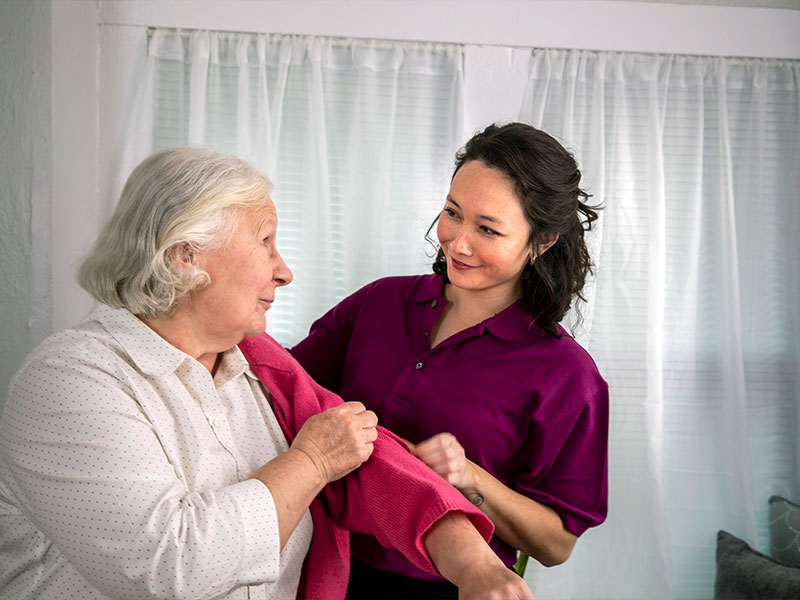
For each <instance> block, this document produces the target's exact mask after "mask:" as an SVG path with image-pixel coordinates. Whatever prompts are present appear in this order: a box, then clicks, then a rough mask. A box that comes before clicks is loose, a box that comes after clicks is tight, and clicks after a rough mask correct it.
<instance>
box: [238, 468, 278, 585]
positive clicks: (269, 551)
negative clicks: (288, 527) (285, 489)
mask: <svg viewBox="0 0 800 600" xmlns="http://www.w3.org/2000/svg"><path fill="white" fill-rule="evenodd" d="M227 491H228V492H230V493H231V495H232V496H233V499H234V501H235V502H236V504H237V506H238V507H239V513H240V514H241V517H242V527H243V529H244V548H243V554H242V568H241V572H240V574H239V577H240V581H241V583H242V584H245V585H249V584H258V583H266V582H273V581H277V580H278V576H279V574H280V566H281V541H280V532H279V530H278V512H277V510H276V509H275V501H274V500H273V498H272V493H271V492H270V491H269V488H268V487H267V486H266V485H264V484H263V483H262V482H260V481H258V480H256V479H247V480H245V481H242V482H240V483H236V484H234V485H232V486H230V487H229V488H228V489H227Z"/></svg>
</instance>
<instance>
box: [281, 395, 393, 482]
mask: <svg viewBox="0 0 800 600" xmlns="http://www.w3.org/2000/svg"><path fill="white" fill-rule="evenodd" d="M377 424H378V417H377V416H375V413H374V412H372V411H371V410H367V409H366V408H365V407H364V405H363V404H361V403H360V402H345V403H343V404H340V405H339V406H336V407H334V408H329V409H328V410H326V411H323V412H321V413H319V414H316V415H314V416H313V417H311V418H309V419H308V420H307V421H306V422H305V423H304V424H303V427H301V428H300V431H299V432H298V433H297V437H296V438H295V439H294V442H292V449H294V450H299V451H300V452H302V453H303V454H305V455H306V456H308V457H309V458H310V459H311V462H312V463H314V466H315V467H316V468H317V471H319V474H320V476H321V477H322V479H323V480H324V481H325V483H330V482H331V481H336V480H337V479H339V478H341V477H344V476H345V475H347V474H348V473H350V472H351V471H354V470H355V469H357V468H358V467H359V466H360V465H361V463H363V462H364V461H365V460H367V459H368V458H369V457H370V455H371V454H372V449H373V446H372V442H374V441H375V439H376V438H377V437H378V430H377V429H376V426H377Z"/></svg>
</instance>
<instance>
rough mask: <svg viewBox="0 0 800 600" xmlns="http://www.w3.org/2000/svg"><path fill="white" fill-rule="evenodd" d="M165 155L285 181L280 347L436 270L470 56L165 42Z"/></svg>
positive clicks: (158, 44)
mask: <svg viewBox="0 0 800 600" xmlns="http://www.w3.org/2000/svg"><path fill="white" fill-rule="evenodd" d="M150 54H151V56H152V55H154V54H155V59H154V60H153V61H152V65H153V67H152V73H151V76H152V77H153V81H154V86H153V87H154V91H153V95H154V110H153V115H154V126H153V147H152V150H153V151H157V150H160V149H164V148H170V147H175V146H181V145H185V144H187V143H188V144H202V145H206V146H210V147H212V148H216V149H218V150H222V151H225V152H231V153H234V154H237V155H239V156H242V157H244V158H247V159H249V160H251V161H252V162H254V163H255V164H256V165H257V166H259V167H260V168H262V169H264V170H266V171H267V172H268V174H269V175H270V177H271V178H272V179H273V181H274V182H275V185H276V188H275V191H274V194H273V198H274V200H275V204H276V207H277V210H278V219H279V226H278V247H279V250H280V251H281V253H282V254H283V256H284V259H285V260H286V262H287V264H288V265H289V267H290V268H291V269H292V270H293V272H294V274H295V281H294V282H293V283H292V284H291V285H290V286H288V287H287V288H283V289H281V290H279V291H278V296H277V301H276V303H275V305H274V306H273V308H272V309H271V310H270V312H269V317H270V330H271V333H272V334H273V335H274V336H275V337H276V338H277V339H278V340H279V341H281V342H282V343H284V344H292V343H294V342H296V341H298V340H299V339H301V338H302V337H303V336H304V334H305V333H306V332H307V330H308V326H309V324H310V323H311V321H312V320H313V319H314V318H316V317H318V316H320V315H321V314H323V312H324V311H326V310H327V309H328V308H330V307H331V306H333V305H334V304H335V302H337V301H338V300H340V299H341V298H342V297H343V296H345V295H346V294H348V293H351V292H353V291H355V290H356V289H357V288H358V287H360V286H361V285H363V284H365V283H367V282H368V281H371V280H373V279H376V278H378V277H382V276H386V275H392V274H414V273H421V272H426V271H428V270H429V265H430V262H431V258H430V256H431V255H432V249H431V247H430V246H429V245H428V244H427V243H426V242H425V241H424V235H425V232H426V231H427V228H428V227H429V225H430V224H431V222H432V220H433V218H434V217H435V216H436V214H437V213H438V211H439V209H440V206H441V204H442V202H443V201H444V197H445V195H446V192H447V187H448V185H449V177H450V172H451V169H452V163H453V155H454V153H455V150H456V149H457V148H458V147H459V145H460V144H461V143H462V140H461V139H460V137H461V118H462V110H461V106H462V102H463V101H462V97H461V95H462V80H463V77H462V75H461V72H462V49H461V47H460V46H454V45H443V44H412V43H399V42H398V43H394V42H374V41H360V40H344V39H330V38H309V37H300V36H272V35H251V34H238V33H237V34H233V33H231V34H228V33H209V32H192V33H182V32H177V31H164V30H157V31H155V32H154V33H153V35H152V38H151V50H150Z"/></svg>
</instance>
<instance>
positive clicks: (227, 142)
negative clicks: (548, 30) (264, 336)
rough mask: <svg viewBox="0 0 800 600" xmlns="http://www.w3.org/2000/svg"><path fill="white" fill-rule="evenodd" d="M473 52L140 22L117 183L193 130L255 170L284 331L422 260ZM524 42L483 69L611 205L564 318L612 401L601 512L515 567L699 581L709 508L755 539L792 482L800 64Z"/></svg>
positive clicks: (706, 558)
mask: <svg viewBox="0 0 800 600" xmlns="http://www.w3.org/2000/svg"><path fill="white" fill-rule="evenodd" d="M469 50H470V52H466V54H465V49H464V48H463V47H461V46H453V45H441V44H416V43H395V42H383V41H365V40H341V39H326V38H314V37H300V36H274V35H251V34H236V33H214V32H199V31H193V32H181V31H173V30H154V31H152V32H151V38H150V43H149V50H148V57H147V67H146V69H145V76H144V78H143V81H142V85H141V92H140V94H139V97H138V98H137V99H136V101H135V103H134V104H135V106H136V109H135V111H134V112H133V114H132V120H131V128H130V131H129V133H128V135H127V137H126V139H125V140H124V143H123V146H124V149H125V152H124V158H123V159H122V160H121V164H120V169H119V174H120V178H119V183H120V187H121V181H122V175H127V173H128V172H130V170H131V168H132V167H133V166H134V165H135V164H136V162H138V161H139V160H141V158H143V157H144V156H146V155H147V154H148V153H149V152H151V151H153V150H157V149H161V148H166V147H171V146H177V145H184V144H187V143H190V144H203V145H208V146H211V147H215V148H218V149H221V150H225V151H229V152H234V153H236V154H238V155H240V156H243V157H245V158H249V159H250V160H252V161H253V162H255V163H256V164H257V165H258V166H260V167H262V168H264V169H266V170H267V172H268V173H269V174H270V175H271V176H272V177H273V179H274V180H275V183H276V189H275V193H274V199H275V203H276V206H277V209H278V215H279V221H280V225H279V239H278V244H279V248H280V249H281V251H282V253H283V255H284V257H285V259H286V261H287V263H288V264H289V265H290V266H291V268H292V269H293V271H294V273H295V281H294V282H293V283H292V285H291V286H289V287H287V288H283V289H282V290H280V291H279V293H278V299H277V302H276V304H275V306H274V308H273V309H272V310H270V313H269V317H270V323H269V327H270V331H271V333H272V334H273V335H274V336H275V337H276V338H277V339H278V340H279V341H280V342H282V343H284V344H291V343H293V342H294V341H296V340H297V339H299V338H300V337H302V336H303V335H304V333H305V332H306V331H307V328H308V326H309V324H310V322H311V321H312V320H313V319H314V318H316V317H317V316H319V315H320V314H322V313H323V312H324V311H325V310H326V309H328V308H329V307H330V306H332V305H333V304H334V303H335V302H336V301H337V300H339V299H340V298H341V297H342V296H343V295H345V294H346V293H349V292H350V291H353V290H354V289H356V288H357V287H358V286H360V285H361V284H363V283H365V282H367V281H369V280H371V279H374V278H376V277H379V276H383V275H388V274H393V273H402V274H409V273H421V272H427V271H428V269H429V267H428V265H429V262H430V261H429V258H428V256H426V251H427V250H428V247H427V245H426V244H425V242H424V241H423V235H424V232H425V231H426V230H427V227H428V225H429V224H430V222H431V220H432V219H433V217H434V216H435V215H436V213H437V212H438V210H439V208H440V206H441V202H442V199H443V197H444V195H445V193H446V190H447V186H448V182H449V177H450V171H451V166H452V158H453V153H454V151H455V150H456V149H457V148H458V147H459V146H460V145H461V144H462V143H463V142H464V141H465V135H464V131H463V130H464V128H465V124H464V121H465V119H464V115H465V113H466V112H469V111H465V104H466V103H469V102H470V97H469V96H466V97H465V95H464V90H463V86H464V75H465V72H469V71H470V69H471V68H472V70H473V71H474V72H478V70H479V69H482V70H483V71H484V72H489V73H490V72H491V71H492V68H491V65H490V64H484V63H485V62H486V61H491V60H498V59H502V57H503V54H504V53H503V52H501V51H498V49H497V48H491V49H482V48H479V47H476V48H474V47H470V48H469ZM509 52H512V53H513V55H514V57H516V58H515V60H514V65H517V66H518V64H521V61H522V58H521V57H522V54H524V52H523V51H522V50H520V49H513V51H512V50H511V49H509ZM517 59H519V60H517ZM476 61H478V62H480V61H483V62H482V63H481V64H480V65H479V66H478V65H477V62H476ZM529 62H530V69H529V70H528V69H518V68H517V66H515V67H514V68H513V69H510V68H509V67H508V65H507V64H498V66H497V73H500V72H501V71H503V72H508V73H511V74H512V75H511V76H512V77H521V78H522V79H520V80H518V81H514V82H512V83H513V85H508V86H500V84H499V83H498V82H494V84H495V86H496V87H503V89H504V90H505V91H506V93H509V94H510V93H514V90H520V93H522V92H521V91H522V90H525V91H524V97H523V96H518V97H517V99H516V102H518V103H519V105H520V106H521V110H520V113H519V118H520V119H522V120H526V121H529V122H531V123H532V124H534V125H536V126H538V127H541V128H543V129H545V130H546V131H548V132H550V133H551V134H553V135H555V136H556V137H558V138H560V139H561V140H562V141H563V143H564V144H565V145H567V146H568V147H570V148H571V149H572V150H573V151H574V152H575V154H576V156H577V158H578V160H579V162H580V164H581V169H582V171H583V172H584V182H585V187H586V188H587V189H588V190H589V191H590V192H591V193H592V194H593V196H594V198H593V199H594V201H596V202H598V203H601V204H603V205H604V206H605V209H604V210H603V211H602V214H601V220H600V221H599V225H598V226H597V227H596V229H595V230H594V231H593V232H592V233H591V235H590V245H591V247H592V249H593V254H594V256H595V258H596V262H597V276H596V278H595V279H594V280H593V281H592V282H591V283H590V285H589V288H588V291H589V293H588V303H587V304H586V305H585V306H583V307H582V309H583V314H584V321H583V324H582V326H581V327H580V328H579V329H578V330H576V333H577V336H578V338H579V340H580V341H581V342H582V343H584V344H585V345H586V346H587V347H588V349H589V351H590V352H591V354H592V355H593V356H594V357H595V359H596V361H597V363H598V365H599V367H600V370H601V372H602V373H603V374H604V375H605V377H606V378H607V379H608V381H609V383H610V384H611V407H612V413H611V431H610V457H609V459H610V463H609V467H610V468H609V477H610V498H609V507H610V512H609V517H608V520H607V522H606V523H605V524H604V525H602V526H601V527H599V528H596V529H592V530H589V531H588V532H587V533H586V534H585V535H584V536H583V537H582V538H581V540H580V542H579V543H578V545H577V547H576V550H575V552H574V553H573V556H572V558H570V560H569V561H568V562H567V563H565V564H564V565H562V566H560V567H555V568H551V569H544V568H541V567H538V566H537V565H535V564H533V561H532V562H531V563H529V567H528V573H527V574H526V579H527V580H528V581H529V583H530V584H531V586H532V588H533V590H534V593H535V595H536V597H537V599H538V600H547V599H559V600H561V599H567V598H615V599H623V598H631V599H634V598H635V599H640V598H711V597H712V595H713V580H714V574H715V568H714V549H715V536H716V532H717V530H718V529H726V530H727V531H729V532H731V533H733V534H735V535H738V536H739V537H742V538H743V539H745V540H747V541H748V542H750V543H751V544H752V545H754V546H755V547H757V548H759V549H761V550H762V551H764V550H766V549H767V548H768V536H767V499H768V498H769V496H770V495H771V494H781V495H784V496H786V497H789V498H790V499H794V500H800V481H798V469H799V467H800V458H799V452H800V445H799V444H798V431H799V430H800V410H799V407H800V383H798V371H800V369H799V368H798V367H800V301H799V300H798V298H800V266H798V260H797V257H798V256H800V168H799V167H800V131H799V130H798V129H799V128H800V101H798V89H797V88H798V79H800V77H799V75H800V72H799V70H800V66H799V65H798V63H797V62H791V61H788V62H781V61H771V60H758V59H752V60H740V59H726V58H699V57H679V56H660V55H634V54H620V53H599V52H585V51H566V50H533V51H532V55H531V56H530V61H529ZM526 76H527V82H525V81H524V79H525V77H526ZM488 99H489V100H491V98H488ZM500 104H502V105H503V106H508V104H509V100H508V99H507V98H505V99H503V101H502V102H499V101H498V102H496V103H495V104H493V106H495V105H496V108H495V110H497V111H499V110H500V108H499V105H500ZM478 112H480V113H481V114H484V115H485V114H491V113H492V107H483V108H482V109H481V111H478ZM483 125H485V123H480V124H475V125H474V126H475V127H478V126H483ZM469 129H472V126H471V125H470V127H469ZM468 133H471V132H468ZM378 333H379V332H378Z"/></svg>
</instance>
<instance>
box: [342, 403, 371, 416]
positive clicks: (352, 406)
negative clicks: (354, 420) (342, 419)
mask: <svg viewBox="0 0 800 600" xmlns="http://www.w3.org/2000/svg"><path fill="white" fill-rule="evenodd" d="M336 408H339V409H341V410H343V411H345V412H350V413H354V414H359V413H363V412H364V411H366V410H367V407H366V406H364V405H363V404H361V402H358V401H357V400H351V401H349V402H344V403H343V404H340V405H339V406H337V407H336Z"/></svg>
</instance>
